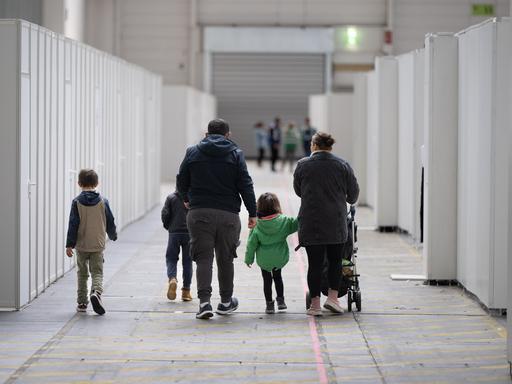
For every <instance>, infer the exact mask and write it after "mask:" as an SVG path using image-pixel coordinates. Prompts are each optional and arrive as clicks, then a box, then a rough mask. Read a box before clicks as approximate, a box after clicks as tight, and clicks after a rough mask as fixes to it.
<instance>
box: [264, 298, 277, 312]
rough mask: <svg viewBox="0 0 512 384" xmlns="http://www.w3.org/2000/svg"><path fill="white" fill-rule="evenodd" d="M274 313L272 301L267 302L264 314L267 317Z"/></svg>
mask: <svg viewBox="0 0 512 384" xmlns="http://www.w3.org/2000/svg"><path fill="white" fill-rule="evenodd" d="M275 312H276V310H275V308H274V301H273V300H272V301H267V308H266V309H265V313H266V314H267V315H271V314H273V313H275Z"/></svg>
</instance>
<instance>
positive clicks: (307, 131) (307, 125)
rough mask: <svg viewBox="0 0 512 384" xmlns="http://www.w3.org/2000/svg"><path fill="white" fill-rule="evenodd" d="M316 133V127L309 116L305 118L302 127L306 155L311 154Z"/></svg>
mask: <svg viewBox="0 0 512 384" xmlns="http://www.w3.org/2000/svg"><path fill="white" fill-rule="evenodd" d="M315 133H316V129H315V128H313V127H312V126H311V120H310V119H309V117H306V118H305V119H304V127H302V144H303V145H304V156H306V157H307V156H309V155H311V140H312V139H313V136H314V135H315Z"/></svg>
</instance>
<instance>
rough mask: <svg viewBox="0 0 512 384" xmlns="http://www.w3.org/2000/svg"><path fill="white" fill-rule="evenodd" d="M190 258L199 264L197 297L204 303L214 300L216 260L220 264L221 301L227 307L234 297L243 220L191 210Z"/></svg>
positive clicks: (217, 212)
mask: <svg viewBox="0 0 512 384" xmlns="http://www.w3.org/2000/svg"><path fill="white" fill-rule="evenodd" d="M187 225H188V230H189V233H190V255H191V256H192V260H194V261H195V262H196V279H197V296H198V297H199V301H200V302H201V303H204V302H207V301H210V297H211V296H212V268H213V258H214V252H215V258H216V260H217V272H218V279H219V290H220V297H221V300H222V302H223V303H227V302H229V301H230V299H231V296H233V276H234V268H233V259H234V258H235V257H236V248H237V247H238V243H239V239H240V229H241V225H240V217H239V216H238V214H236V213H232V212H227V211H222V210H219V209H211V208H196V209H191V210H190V211H189V213H188V215H187Z"/></svg>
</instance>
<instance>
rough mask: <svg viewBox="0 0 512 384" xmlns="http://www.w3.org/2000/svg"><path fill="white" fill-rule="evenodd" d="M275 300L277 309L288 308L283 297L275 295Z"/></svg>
mask: <svg viewBox="0 0 512 384" xmlns="http://www.w3.org/2000/svg"><path fill="white" fill-rule="evenodd" d="M276 301H277V309H278V310H280V311H283V310H285V309H288V307H287V306H286V303H285V302H284V297H276Z"/></svg>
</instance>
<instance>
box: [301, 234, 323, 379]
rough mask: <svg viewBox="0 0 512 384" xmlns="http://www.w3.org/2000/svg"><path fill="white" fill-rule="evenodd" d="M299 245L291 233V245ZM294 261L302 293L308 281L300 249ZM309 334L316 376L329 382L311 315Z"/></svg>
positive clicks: (306, 287) (314, 322)
mask: <svg viewBox="0 0 512 384" xmlns="http://www.w3.org/2000/svg"><path fill="white" fill-rule="evenodd" d="M297 245H299V239H298V237H297V234H294V235H293V246H294V248H295V247H297ZM295 261H296V262H297V265H298V267H299V271H300V279H301V281H302V286H303V287H304V295H305V294H306V293H307V291H308V283H307V281H306V267H305V265H304V260H303V259H302V255H301V254H300V250H298V251H295ZM309 334H310V335H311V342H312V344H313V352H314V353H315V360H316V370H317V372H318V376H319V379H320V383H321V384H327V383H329V378H328V376H327V371H326V369H325V364H324V359H323V358H322V348H321V347H320V338H319V337H318V329H317V327H316V321H315V318H314V317H313V316H309Z"/></svg>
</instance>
